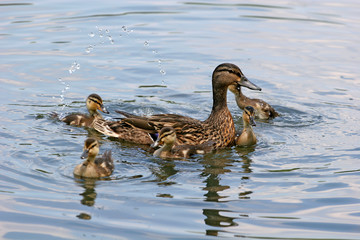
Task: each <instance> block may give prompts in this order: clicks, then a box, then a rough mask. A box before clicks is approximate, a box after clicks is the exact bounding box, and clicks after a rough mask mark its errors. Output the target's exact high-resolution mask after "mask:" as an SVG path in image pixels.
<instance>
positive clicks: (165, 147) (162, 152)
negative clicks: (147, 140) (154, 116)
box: [151, 127, 214, 158]
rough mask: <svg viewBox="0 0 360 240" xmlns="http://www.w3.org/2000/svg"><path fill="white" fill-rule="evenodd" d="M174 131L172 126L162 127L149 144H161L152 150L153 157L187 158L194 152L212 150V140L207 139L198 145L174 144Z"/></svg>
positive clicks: (200, 152)
mask: <svg viewBox="0 0 360 240" xmlns="http://www.w3.org/2000/svg"><path fill="white" fill-rule="evenodd" d="M175 143H176V131H175V129H174V128H172V127H164V128H162V129H161V131H160V133H159V137H158V139H157V140H156V142H154V143H153V144H152V145H151V146H152V147H157V146H158V145H162V146H161V147H160V148H159V149H157V150H156V151H155V152H154V156H155V157H161V158H188V157H190V156H191V155H194V154H205V153H208V152H210V151H212V150H213V148H214V144H213V143H214V142H213V141H209V142H206V143H203V144H199V145H175Z"/></svg>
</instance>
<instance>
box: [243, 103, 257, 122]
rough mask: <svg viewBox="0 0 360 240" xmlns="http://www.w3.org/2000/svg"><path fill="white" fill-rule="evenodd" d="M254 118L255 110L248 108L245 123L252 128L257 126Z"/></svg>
mask: <svg viewBox="0 0 360 240" xmlns="http://www.w3.org/2000/svg"><path fill="white" fill-rule="evenodd" d="M254 117H255V109H254V108H253V107H251V106H246V107H245V108H244V112H243V119H244V123H245V124H250V125H251V126H256V123H255V120H254Z"/></svg>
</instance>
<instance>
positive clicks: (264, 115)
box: [229, 85, 279, 119]
mask: <svg viewBox="0 0 360 240" xmlns="http://www.w3.org/2000/svg"><path fill="white" fill-rule="evenodd" d="M229 90H230V91H231V92H232V93H233V94H234V95H235V100H236V103H237V105H238V106H239V108H240V109H242V110H244V108H245V107H246V106H252V107H253V108H254V109H255V117H256V118H259V119H273V118H275V117H277V116H279V114H278V113H277V112H276V111H275V109H274V108H273V107H271V106H270V104H268V103H266V102H265V101H263V100H261V99H256V98H254V99H251V98H248V97H246V96H245V95H244V94H242V92H241V87H240V86H234V85H230V86H229Z"/></svg>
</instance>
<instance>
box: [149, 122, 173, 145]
mask: <svg viewBox="0 0 360 240" xmlns="http://www.w3.org/2000/svg"><path fill="white" fill-rule="evenodd" d="M175 141H176V132H175V130H174V129H173V128H172V127H163V128H162V129H161V131H160V133H159V137H158V139H157V140H156V141H155V142H154V143H153V144H151V147H153V148H155V147H157V146H159V145H164V144H165V145H168V146H172V145H174V143H175Z"/></svg>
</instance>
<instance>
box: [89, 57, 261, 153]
mask: <svg viewBox="0 0 360 240" xmlns="http://www.w3.org/2000/svg"><path fill="white" fill-rule="evenodd" d="M229 86H235V87H237V86H243V87H247V88H249V89H252V90H261V88H259V87H258V86H256V85H255V84H253V83H251V82H250V81H249V80H248V79H247V78H246V77H245V75H244V74H243V73H242V72H241V70H240V68H239V67H238V66H236V65H234V64H231V63H223V64H220V65H219V66H217V67H216V68H215V70H214V72H213V74H212V92H213V106H212V111H211V113H210V116H209V117H208V118H207V119H206V120H205V121H200V120H197V119H194V118H190V117H185V116H181V115H177V114H158V115H152V116H136V115H133V114H129V113H125V112H120V113H122V114H123V115H124V116H125V118H123V119H121V120H120V121H116V122H111V121H105V120H103V121H97V122H96V124H94V128H95V129H96V130H98V131H99V132H101V133H103V134H105V135H108V136H112V137H116V138H119V139H120V140H125V141H130V142H134V143H138V144H152V143H153V142H154V136H155V135H156V134H157V133H158V132H159V131H160V130H161V129H162V128H163V127H172V128H174V129H175V131H176V135H177V140H176V145H184V144H188V145H199V144H203V143H206V142H209V141H213V142H214V149H217V148H223V147H227V146H231V145H234V143H235V126H234V121H233V118H232V116H231V113H230V111H229V109H228V107H227V99H226V98H227V90H228V87H229ZM155 138H156V136H155Z"/></svg>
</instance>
